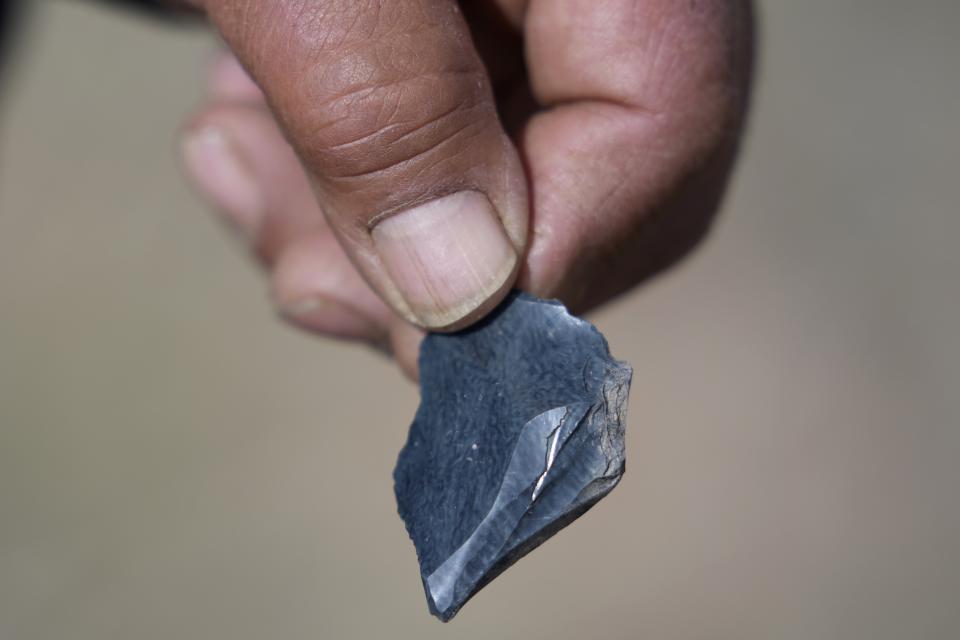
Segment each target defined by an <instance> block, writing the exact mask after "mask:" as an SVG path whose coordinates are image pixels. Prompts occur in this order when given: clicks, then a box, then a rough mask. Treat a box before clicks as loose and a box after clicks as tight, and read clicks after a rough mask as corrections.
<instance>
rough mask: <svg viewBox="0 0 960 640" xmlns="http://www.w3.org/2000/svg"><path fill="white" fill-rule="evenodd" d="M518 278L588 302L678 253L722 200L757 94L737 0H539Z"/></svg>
mask: <svg viewBox="0 0 960 640" xmlns="http://www.w3.org/2000/svg"><path fill="white" fill-rule="evenodd" d="M525 35H526V42H527V45H526V46H527V60H528V67H529V72H530V82H531V88H532V90H533V94H534V96H535V98H536V99H537V100H538V101H539V102H540V103H541V104H542V105H545V106H547V107H548V108H546V109H544V110H543V111H541V112H540V113H538V114H536V115H535V116H534V117H533V118H532V119H531V120H530V121H529V122H528V124H527V126H526V128H525V129H524V131H523V133H522V136H521V147H522V154H523V157H524V160H525V162H526V164H527V168H528V171H529V173H530V181H531V199H532V217H533V219H532V225H533V232H532V237H531V243H530V249H529V254H528V258H527V262H526V265H525V270H524V272H523V274H522V275H521V279H520V284H521V286H523V287H524V288H528V289H530V290H532V291H534V292H537V293H539V294H541V295H548V296H557V297H560V298H562V299H564V300H565V301H566V302H568V304H570V305H571V306H572V307H574V309H576V310H583V309H586V308H590V307H592V306H595V305H596V304H599V303H600V302H603V301H605V300H607V299H609V298H610V297H612V296H614V295H617V294H619V293H621V292H622V291H625V290H627V289H628V288H630V287H632V286H634V285H635V284H637V283H638V282H640V281H642V280H643V279H645V278H647V277H649V276H650V275H652V274H654V273H656V272H658V271H660V270H662V269H664V268H665V267H667V266H669V265H671V264H673V263H674V262H676V261H677V260H679V259H680V258H681V257H682V256H683V255H685V254H686V253H687V252H688V251H689V250H690V249H691V248H692V247H693V246H695V245H696V244H697V243H698V241H699V240H700V239H701V238H702V237H703V236H704V235H705V233H706V231H707V229H708V228H709V225H710V221H711V219H712V216H713V214H714V213H715V212H716V210H717V207H718V206H719V202H720V198H721V196H722V193H723V191H724V188H725V185H726V182H727V179H728V177H729V173H730V168H731V166H732V161H733V158H734V157H735V154H736V149H737V144H738V142H739V135H740V132H741V131H742V127H743V122H744V117H745V113H746V107H747V102H748V96H749V84H750V76H751V59H752V15H751V13H750V5H749V3H748V2H746V1H741V0H702V1H700V2H696V3H687V2H675V1H673V0H636V1H635V0H532V1H531V2H530V3H529V6H528V7H527V8H526V14H525Z"/></svg>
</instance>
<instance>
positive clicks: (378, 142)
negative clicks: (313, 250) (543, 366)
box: [203, 0, 528, 329]
mask: <svg viewBox="0 0 960 640" xmlns="http://www.w3.org/2000/svg"><path fill="white" fill-rule="evenodd" d="M203 4H204V7H205V9H206V11H207V13H208V15H209V17H210V19H211V21H212V22H213V23H214V24H215V25H216V26H217V28H218V29H219V30H220V32H221V33H222V35H223V37H224V39H225V40H226V42H227V43H228V44H229V46H230V47H231V49H232V50H233V51H234V52H235V53H236V55H237V57H238V58H239V60H240V61H241V63H242V64H243V66H244V67H245V68H246V69H247V70H248V71H249V73H250V75H251V76H252V77H253V79H254V80H255V82H256V84H257V85H258V86H259V87H260V88H261V89H262V90H263V92H264V93H265V94H266V96H267V101H268V103H269V105H270V107H271V109H272V110H273V113H274V114H275V115H276V117H277V120H278V122H279V124H280V127H281V129H282V130H283V132H284V134H285V136H286V138H287V139H288V140H289V141H291V143H292V145H293V147H294V149H295V150H296V152H297V154H298V156H299V157H300V159H301V161H302V162H303V164H304V166H305V167H306V169H307V173H308V175H309V177H310V180H311V184H312V186H313V189H314V190H315V191H316V193H317V194H318V196H319V200H320V202H321V203H322V206H323V210H324V213H325V215H326V216H327V219H328V220H329V222H330V225H331V227H332V228H333V229H334V231H335V233H336V234H337V236H338V238H339V239H340V241H341V243H342V244H343V246H344V249H345V250H346V252H347V254H348V255H349V256H350V258H351V260H352V261H353V262H354V264H356V265H357V267H358V269H359V270H360V272H361V273H362V274H363V275H364V277H365V278H366V279H367V280H368V282H369V283H370V284H371V286H372V287H373V288H374V289H375V290H376V291H377V292H378V293H379V294H380V295H381V296H382V297H383V298H384V299H385V300H386V301H387V302H388V303H390V304H391V306H393V307H394V308H395V309H396V310H397V311H398V312H399V313H400V314H401V315H403V316H405V317H407V318H408V319H410V320H412V321H414V322H418V323H421V324H426V325H428V326H430V327H431V328H436V329H452V328H457V327H460V326H463V325H464V324H467V323H469V322H471V321H473V320H475V319H476V318H477V317H479V316H480V315H482V314H483V313H485V312H486V311H487V310H489V309H490V308H492V307H493V306H494V305H495V304H496V303H497V302H498V301H499V300H500V299H502V297H503V296H504V295H505V294H506V291H507V290H508V289H509V288H510V286H511V285H512V283H513V281H514V279H515V277H516V273H517V271H518V269H519V260H518V259H516V258H513V259H512V261H510V260H506V259H505V260H504V261H503V264H499V263H498V264H497V265H492V266H491V265H486V264H485V263H484V261H483V260H479V259H473V257H471V256H468V255H466V254H463V255H461V254H453V255H449V256H448V255H446V254H444V253H443V252H442V251H439V250H434V251H433V253H431V254H429V255H437V256H441V257H442V258H443V259H449V260H453V261H455V260H456V259H458V258H459V259H461V260H468V259H471V260H473V262H471V263H470V264H468V265H466V267H465V268H464V269H463V271H464V272H465V274H466V275H467V276H469V275H470V273H472V272H475V271H476V269H478V268H481V267H483V268H487V267H489V269H487V270H488V271H489V272H490V275H489V277H488V276H487V274H486V272H484V273H483V274H481V275H483V277H482V278H480V277H479V276H478V279H479V280H482V282H479V281H478V283H477V285H476V287H473V289H476V291H474V290H473V289H471V290H470V291H467V292H461V291H452V292H447V291H446V290H444V289H443V288H442V287H438V286H437V283H436V282H433V281H432V280H431V276H432V274H433V272H434V271H440V272H442V269H443V268H444V267H446V268H448V269H449V268H451V265H449V264H448V265H433V264H430V263H429V262H430V261H429V260H426V261H425V264H424V265H421V266H422V269H421V270H422V271H423V272H424V273H423V278H424V280H425V281H427V282H428V284H429V285H430V286H425V287H422V288H421V289H417V287H408V286H406V285H405V283H404V282H401V280H405V279H406V278H407V277H408V275H409V274H405V273H398V271H397V270H396V269H394V268H393V267H392V265H390V264H387V265H385V264H384V263H385V260H384V252H383V251H378V249H377V243H378V242H379V240H378V238H377V237H376V233H375V228H377V227H378V226H379V225H381V224H383V223H384V221H385V220H388V219H390V218H391V217H394V216H396V217H398V218H399V217H400V215H401V214H404V213H405V212H412V211H414V210H417V206H418V205H421V204H424V203H427V202H430V201H434V200H439V199H441V198H443V197H444V196H448V195H450V194H454V193H467V192H469V193H478V194H482V195H483V197H484V198H485V201H488V202H489V205H487V206H490V207H492V213H493V215H494V216H495V217H496V218H497V220H498V223H499V224H500V225H502V229H503V231H502V233H504V234H505V238H506V241H507V242H508V244H509V245H510V246H511V247H512V249H511V251H512V254H513V255H515V256H516V255H519V254H520V253H521V252H522V251H523V249H524V247H525V245H526V233H527V218H528V211H527V193H526V178H525V175H524V172H523V167H522V164H521V162H520V159H519V156H518V154H517V151H516V148H515V147H514V146H513V144H512V142H511V141H510V139H509V138H508V136H507V135H506V133H505V132H504V131H503V128H502V126H501V125H500V122H499V120H498V117H497V113H496V107H495V104H494V101H493V96H492V92H491V88H490V82H489V79H488V77H487V73H486V70H485V68H484V67H483V65H482V63H481V61H480V59H479V57H478V55H477V53H476V51H475V50H474V48H473V45H472V42H471V39H470V35H469V31H468V29H467V26H466V24H465V22H464V20H463V17H462V15H461V14H460V12H459V9H458V7H457V3H456V2H454V1H453V0H423V1H420V2H411V1H410V0H390V1H387V0H383V1H381V2H376V3H363V2H356V1H355V0H327V1H325V2H310V1H307V0H278V1H276V2H269V3H267V2H260V3H256V2H239V1H236V0H207V1H206V2H205V3H203ZM462 249H463V250H464V251H465V252H468V250H469V249H470V246H469V244H465V245H464V246H463V247H462ZM412 255H416V252H414V254H412ZM478 260H479V261H478ZM508 262H509V264H507V263H508ZM452 266H456V265H452ZM476 272H477V273H479V271H476ZM441 280H442V279H441ZM440 284H441V285H442V284H443V283H442V282H440ZM420 290H422V291H425V292H427V294H432V293H433V292H435V291H436V292H438V293H437V295H436V300H431V299H427V300H421V299H418V298H417V297H416V293H417V292H418V291H420ZM427 297H429V296H427ZM454 297H456V299H453V298H454ZM447 298H451V299H447ZM460 298H463V300H461V299H460ZM433 303H435V304H434V306H435V307H436V308H432V307H431V306H430V305H431V304H433Z"/></svg>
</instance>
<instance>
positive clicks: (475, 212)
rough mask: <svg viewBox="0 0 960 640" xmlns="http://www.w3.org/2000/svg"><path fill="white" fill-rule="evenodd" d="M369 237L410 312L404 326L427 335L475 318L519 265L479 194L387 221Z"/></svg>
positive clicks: (451, 197)
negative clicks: (417, 327)
mask: <svg viewBox="0 0 960 640" xmlns="http://www.w3.org/2000/svg"><path fill="white" fill-rule="evenodd" d="M372 235H373V242H374V245H375V246H376V249H377V253H378V254H379V256H380V260H381V262H382V263H383V265H384V267H385V269H386V271H387V273H388V275H389V276H390V278H391V280H392V281H393V284H394V285H395V286H396V288H397V290H398V291H399V293H400V295H401V296H402V297H403V301H404V302H405V303H406V305H407V307H408V311H409V313H408V314H406V315H408V316H409V317H408V318H407V319H408V320H411V321H412V322H415V323H417V324H421V325H423V326H425V327H428V328H434V329H439V328H446V327H450V326H451V325H454V324H456V323H457V322H458V321H460V320H462V319H463V318H465V317H466V316H467V315H469V314H470V313H471V312H473V311H475V310H476V309H477V308H478V307H480V306H481V305H483V304H484V303H485V302H487V301H488V300H489V299H490V298H491V297H492V296H494V295H495V294H496V293H498V292H499V291H500V290H501V289H502V288H503V287H504V285H505V284H506V283H507V281H508V280H509V278H510V277H511V276H512V275H513V272H514V268H515V267H516V265H517V253H516V251H515V250H514V248H513V245H512V244H510V240H509V239H508V238H507V235H506V232H505V231H504V229H503V227H502V226H501V223H500V218H499V216H497V213H496V211H494V209H493V206H492V205H491V204H490V201H489V200H488V199H487V197H486V196H485V195H483V194H482V193H480V192H477V191H461V192H458V193H454V194H452V195H449V196H445V197H443V198H439V199H437V200H432V201H430V202H427V203H425V204H421V205H418V206H416V207H414V208H412V209H408V210H407V211H404V212H402V213H398V214H396V215H393V216H390V217H388V218H385V219H383V220H382V221H380V222H379V223H378V224H377V225H376V226H375V227H374V228H373V231H372ZM401 311H406V310H403V309H401Z"/></svg>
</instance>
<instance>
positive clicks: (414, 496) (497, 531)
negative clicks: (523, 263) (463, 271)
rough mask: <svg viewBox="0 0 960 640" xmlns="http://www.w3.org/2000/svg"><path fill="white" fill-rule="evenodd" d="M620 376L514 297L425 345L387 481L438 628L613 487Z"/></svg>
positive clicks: (619, 367) (531, 300)
mask: <svg viewBox="0 0 960 640" xmlns="http://www.w3.org/2000/svg"><path fill="white" fill-rule="evenodd" d="M630 375H631V369H630V367H629V366H628V365H627V364H625V363H623V362H618V361H616V360H613V359H612V358H611V357H610V353H609V351H608V349H607V343H606V340H604V338H603V336H602V335H601V334H600V332H598V331H597V330H596V329H595V328H594V327H593V325H591V324H589V323H588V322H585V321H583V320H580V319H578V318H575V317H574V316H572V315H570V314H569V313H568V312H567V310H566V309H565V308H564V307H563V305H561V304H560V303H558V302H553V301H544V300H540V299H538V298H535V297H533V296H530V295H527V294H523V293H516V292H515V293H512V294H511V295H510V296H509V297H508V298H507V300H506V301H505V302H504V303H503V304H502V305H501V306H500V307H499V308H498V309H497V310H496V311H494V312H493V313H492V314H491V315H490V316H488V317H487V318H486V319H484V320H483V321H482V322H481V323H479V324H477V325H474V326H472V327H470V328H469V329H467V330H464V331H461V332H459V333H454V334H431V335H429V336H427V338H426V339H425V340H424V342H423V346H422V347H421V350H420V385H421V389H422V391H421V393H422V398H421V402H420V407H419V409H418V410H417V415H416V417H415V418H414V421H413V424H412V425H411V427H410V435H409V438H408V440H407V444H406V445H405V446H404V448H403V450H402V451H401V452H400V458H399V460H398V461H397V468H396V470H395V471H394V480H395V483H396V484H395V489H396V495H397V504H398V506H399V511H400V516H401V517H402V518H403V520H404V522H405V523H406V525H407V531H408V532H409V534H410V537H411V538H412V539H413V544H414V546H415V547H416V550H417V556H418V558H419V559H420V573H421V576H422V578H423V584H424V588H425V589H426V593H427V602H428V604H429V606H430V611H431V612H432V613H433V614H434V615H436V616H437V617H438V618H440V619H441V620H443V621H447V620H449V619H450V618H452V617H453V616H454V615H455V614H456V613H457V611H458V610H459V609H460V607H461V606H463V604H464V603H465V602H466V601H467V600H468V599H469V598H470V597H471V596H472V595H473V594H474V593H476V592H477V591H478V590H480V589H481V588H482V587H483V586H484V585H485V584H487V583H488V582H489V581H490V580H492V579H493V578H495V577H496V576H497V575H498V574H499V573H500V572H502V571H503V570H504V569H506V568H507V567H509V566H510V565H511V564H513V563H514V562H516V561H517V560H518V559H520V558H521V557H522V556H523V555H524V554H526V553H528V552H529V551H531V550H532V549H533V548H535V547H537V546H538V545H540V544H541V543H542V542H544V541H545V540H546V539H547V538H549V537H550V536H552V535H553V534H554V533H556V532H557V531H559V530H560V529H562V528H563V527H565V526H566V525H568V524H570V522H572V521H573V520H575V519H576V518H577V517H579V516H580V515H581V514H583V513H584V512H585V511H586V510H587V509H589V508H590V507H592V506H593V505H594V504H596V502H597V501H598V500H600V498H602V497H603V496H605V495H606V494H607V493H609V492H610V490H611V489H613V487H614V486H616V484H617V482H619V480H620V477H621V476H622V475H623V472H624V445H623V432H624V419H625V416H626V409H627V393H628V391H629V388H630Z"/></svg>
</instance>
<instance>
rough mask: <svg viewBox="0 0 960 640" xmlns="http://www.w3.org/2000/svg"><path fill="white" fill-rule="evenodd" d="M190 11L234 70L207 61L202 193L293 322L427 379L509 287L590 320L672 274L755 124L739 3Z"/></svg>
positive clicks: (742, 2) (286, 6)
mask: <svg viewBox="0 0 960 640" xmlns="http://www.w3.org/2000/svg"><path fill="white" fill-rule="evenodd" d="M195 4H197V5H198V6H200V8H202V9H203V10H205V11H206V13H207V15H208V17H209V19H210V21H211V22H212V23H213V25H214V26H215V27H216V28H217V29H219V31H220V32H221V34H222V35H223V38H224V40H225V41H226V43H227V45H228V46H229V48H230V49H231V50H232V52H233V54H235V55H236V59H238V60H239V61H240V64H238V63H237V61H236V60H235V59H234V58H233V57H231V56H226V57H224V58H223V59H221V60H220V61H219V62H218V63H217V64H216V65H215V69H214V71H213V73H212V76H211V90H210V93H209V100H208V103H207V104H206V105H205V106H204V107H203V108H202V109H201V110H200V111H199V113H198V114H197V115H196V116H194V117H193V118H192V119H191V121H190V122H189V124H188V126H187V127H186V130H185V138H184V154H185V164H186V167H187V172H188V174H189V175H190V176H191V177H192V179H193V180H194V181H195V183H196V184H197V185H198V187H199V188H200V190H201V191H202V192H203V193H204V194H205V195H206V196H207V197H208V198H209V199H210V200H211V201H212V203H213V204H214V206H215V207H217V208H218V209H219V210H221V211H222V212H223V213H224V214H225V215H226V217H227V219H229V220H231V221H232V222H233V223H234V224H235V225H236V226H237V227H238V228H239V229H240V230H241V231H242V233H243V236H244V237H245V238H246V239H247V241H249V243H250V245H251V247H252V248H253V249H254V251H255V252H256V254H257V255H258V257H259V259H260V260H261V261H262V263H263V265H264V266H265V267H266V268H267V269H268V270H269V271H270V272H271V278H272V280H271V282H272V292H273V297H274V299H275V300H276V302H277V304H278V307H279V309H280V310H281V312H282V315H283V316H284V317H285V318H287V319H288V320H290V321H291V322H292V323H293V324H295V325H296V326H299V327H301V328H304V329H306V330H308V331H312V332H315V333H319V334H324V335H330V336H336V337H341V338H347V339H353V340H361V341H366V342H370V343H373V344H376V345H380V346H383V347H386V348H388V349H389V350H390V351H391V352H392V353H393V354H394V355H395V357H396V359H397V361H398V363H399V364H400V366H401V367H402V368H403V369H404V371H405V372H407V373H408V374H409V375H411V376H412V377H416V354H417V347H418V344H419V341H420V339H421V337H422V329H423V328H426V329H432V330H451V329H456V328H460V327H463V326H466V325H468V324H470V323H471V322H474V321H476V320H477V319H479V318H480V317H482V316H483V315H484V314H485V313H486V312H488V311H489V310H490V309H492V308H493V307H494V306H495V305H496V304H497V302H499V301H500V300H501V299H502V298H503V296H504V295H506V293H507V291H508V290H509V289H510V288H512V287H514V286H515V287H519V288H521V289H524V290H526V291H529V292H531V293H534V294H536V295H539V296H543V297H550V298H559V299H561V300H563V301H564V302H565V303H567V305H568V306H569V307H571V309H573V310H574V311H576V312H582V311H585V310H587V309H589V308H591V307H594V306H596V305H598V304H600V303H602V302H604V301H606V300H608V299H610V298H612V297H613V296H616V295H617V294H619V293H622V292H623V291H625V290H627V289H629V288H631V287H632V286H634V285H636V284H637V283H639V282H641V281H642V280H644V279H645V278H647V277H649V276H650V275H652V274H654V273H656V272H657V271H659V270H661V269H663V268H665V267H667V266H669V265H671V264H672V263H674V262H675V261H677V260H678V259H679V258H680V257H682V256H683V255H684V254H686V253H687V252H688V251H689V250H690V249H691V248H692V247H693V246H695V245H696V244H697V242H698V241H699V240H700V239H701V238H702V237H703V235H704V234H705V232H706V230H707V229H708V228H709V224H710V220H711V218H712V216H713V214H714V212H715V211H716V209H717V206H718V203H719V201H720V198H721V196H722V193H723V190H724V186H725V184H726V181H727V178H728V175H729V172H730V167H731V164H732V161H733V159H734V156H735V153H736V148H737V142H738V140H739V137H740V132H741V129H742V126H743V119H744V113H745V110H746V104H747V99H748V93H749V82H750V72H751V59H752V38H753V34H752V16H751V11H750V6H749V2H748V0H694V1H692V2H677V1H676V0H483V1H481V0H473V1H471V2H463V3H462V7H461V6H458V4H457V3H456V2H454V1H453V0H379V1H376V2H359V1H357V0H325V1H323V2H310V1H308V0H276V1H274V2H241V1H238V0H199V1H197V2H195ZM241 65H242V66H241ZM244 69H245V70H246V71H245V70H244ZM248 73H249V76H248ZM251 78H252V80H251ZM288 141H289V143H288Z"/></svg>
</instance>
